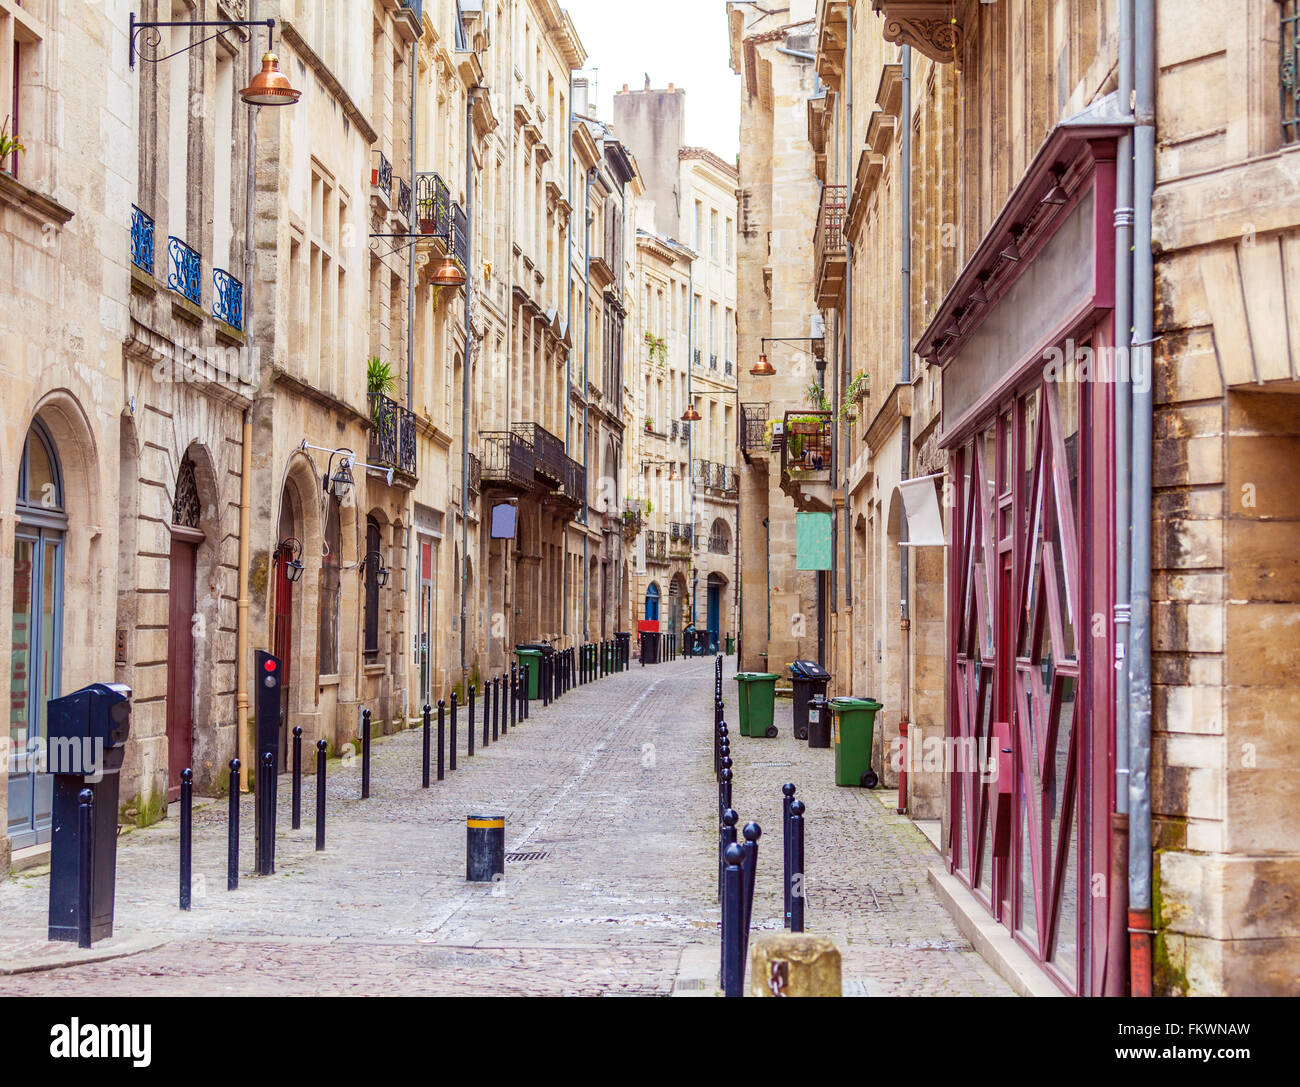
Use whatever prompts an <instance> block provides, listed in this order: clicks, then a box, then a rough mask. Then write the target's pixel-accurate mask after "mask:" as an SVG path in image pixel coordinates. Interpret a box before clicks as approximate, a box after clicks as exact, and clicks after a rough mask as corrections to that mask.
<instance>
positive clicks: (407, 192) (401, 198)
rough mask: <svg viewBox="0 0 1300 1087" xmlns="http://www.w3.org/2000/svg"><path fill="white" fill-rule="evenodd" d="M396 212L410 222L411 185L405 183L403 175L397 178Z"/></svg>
mask: <svg viewBox="0 0 1300 1087" xmlns="http://www.w3.org/2000/svg"><path fill="white" fill-rule="evenodd" d="M397 212H398V214H399V215H401V216H402V218H404V219H405V220H406V221H407V222H410V220H411V186H410V185H408V184H407V183H406V179H405V178H403V177H399V178H398V179H397Z"/></svg>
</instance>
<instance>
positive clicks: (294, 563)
mask: <svg viewBox="0 0 1300 1087" xmlns="http://www.w3.org/2000/svg"><path fill="white" fill-rule="evenodd" d="M281 559H283V560H284V563H285V575H284V576H285V578H286V579H287V580H288V581H289V582H290V584H296V583H297V582H299V581H301V580H302V574H303V570H304V569H306V568H305V567H304V566H303V564H302V541H301V540H299V539H298V538H297V537H295V536H290V537H289V538H288V539H284V540H281V541H280V543H279V544H278V545H277V546H276V549H275V556H274V558H273V560H272V561H273V564H274V565H276V566H278V565H280V560H281Z"/></svg>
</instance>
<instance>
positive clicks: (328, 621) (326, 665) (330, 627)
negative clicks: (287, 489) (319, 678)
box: [318, 495, 343, 676]
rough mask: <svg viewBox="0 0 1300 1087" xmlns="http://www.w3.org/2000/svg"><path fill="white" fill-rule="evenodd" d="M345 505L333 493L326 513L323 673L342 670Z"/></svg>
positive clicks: (322, 574) (322, 590)
mask: <svg viewBox="0 0 1300 1087" xmlns="http://www.w3.org/2000/svg"><path fill="white" fill-rule="evenodd" d="M342 520H343V507H342V503H340V502H339V500H338V499H337V498H335V497H334V495H330V497H329V503H328V509H327V512H326V514H325V546H324V548H323V549H322V550H323V553H322V555H321V568H320V639H319V642H318V647H319V650H320V674H321V675H323V676H334V675H338V671H339V591H340V586H341V583H342V570H343V527H342Z"/></svg>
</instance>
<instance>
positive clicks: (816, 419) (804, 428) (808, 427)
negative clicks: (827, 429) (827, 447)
mask: <svg viewBox="0 0 1300 1087" xmlns="http://www.w3.org/2000/svg"><path fill="white" fill-rule="evenodd" d="M825 425H826V422H825V417H824V416H821V415H792V416H790V418H789V419H787V420H786V429H787V430H788V431H790V432H791V435H792V436H793V435H794V434H820V433H821V432H822V428H823V427H824V426H825ZM788 440H789V439H787V441H788Z"/></svg>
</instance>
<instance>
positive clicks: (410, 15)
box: [396, 0, 424, 43]
mask: <svg viewBox="0 0 1300 1087" xmlns="http://www.w3.org/2000/svg"><path fill="white" fill-rule="evenodd" d="M423 9H424V0H401V3H400V4H399V5H398V10H397V20H396V25H397V32H398V34H399V35H401V36H402V38H403V39H404V40H405V41H407V42H408V43H411V42H418V41H419V40H420V34H421V32H422V30H423V24H422V23H421V21H420V17H421V15H422V14H423Z"/></svg>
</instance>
